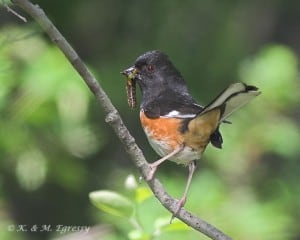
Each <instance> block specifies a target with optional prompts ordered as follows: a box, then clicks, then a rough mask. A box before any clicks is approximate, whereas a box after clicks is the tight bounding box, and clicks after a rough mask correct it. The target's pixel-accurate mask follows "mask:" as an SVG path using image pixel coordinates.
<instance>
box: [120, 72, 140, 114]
mask: <svg viewBox="0 0 300 240" xmlns="http://www.w3.org/2000/svg"><path fill="white" fill-rule="evenodd" d="M121 74H123V75H125V76H126V80H127V81H126V93H127V101H128V105H129V107H130V108H135V107H136V80H135V79H136V76H137V74H138V71H137V69H136V68H135V67H130V68H127V69H125V70H124V71H123V72H121Z"/></svg>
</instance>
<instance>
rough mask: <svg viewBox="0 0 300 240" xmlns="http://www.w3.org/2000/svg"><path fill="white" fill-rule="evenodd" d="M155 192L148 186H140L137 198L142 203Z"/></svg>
mask: <svg viewBox="0 0 300 240" xmlns="http://www.w3.org/2000/svg"><path fill="white" fill-rule="evenodd" d="M152 195H153V193H152V192H151V190H150V189H149V188H148V187H139V188H137V189H136V192H135V200H136V202H137V203H142V202H144V201H145V200H147V199H148V198H149V197H151V196H152Z"/></svg>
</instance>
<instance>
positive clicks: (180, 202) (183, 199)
mask: <svg viewBox="0 0 300 240" xmlns="http://www.w3.org/2000/svg"><path fill="white" fill-rule="evenodd" d="M185 202H186V196H183V197H182V198H181V199H180V200H179V201H178V203H177V208H176V211H175V212H174V213H173V215H172V217H171V220H170V223H172V221H173V219H174V218H175V217H176V215H177V214H178V213H179V211H180V210H181V208H183V207H184V205H185Z"/></svg>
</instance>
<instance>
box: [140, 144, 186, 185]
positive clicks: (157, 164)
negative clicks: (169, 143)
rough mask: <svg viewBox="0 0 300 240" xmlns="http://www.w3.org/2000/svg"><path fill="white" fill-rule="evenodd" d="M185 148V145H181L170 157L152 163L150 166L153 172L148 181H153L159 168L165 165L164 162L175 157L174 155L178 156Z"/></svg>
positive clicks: (150, 173)
mask: <svg viewBox="0 0 300 240" xmlns="http://www.w3.org/2000/svg"><path fill="white" fill-rule="evenodd" d="M183 148H184V145H180V146H179V147H178V148H176V149H175V150H174V151H173V152H170V153H169V154H168V155H166V156H164V157H162V158H161V159H158V160H157V161H155V162H153V163H150V164H149V166H150V168H151V171H150V172H149V174H148V176H147V178H146V180H147V181H150V180H152V178H153V176H154V173H155V172H156V169H157V167H158V166H159V165H160V164H161V163H163V162H164V161H166V160H168V159H169V158H170V157H173V156H174V155H176V154H177V153H179V152H180V151H182V150H183Z"/></svg>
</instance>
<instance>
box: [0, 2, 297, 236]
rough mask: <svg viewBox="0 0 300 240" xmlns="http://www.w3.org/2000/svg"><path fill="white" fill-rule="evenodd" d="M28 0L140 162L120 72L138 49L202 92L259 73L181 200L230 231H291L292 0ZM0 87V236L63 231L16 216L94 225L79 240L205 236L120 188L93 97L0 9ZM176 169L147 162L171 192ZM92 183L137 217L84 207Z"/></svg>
mask: <svg viewBox="0 0 300 240" xmlns="http://www.w3.org/2000/svg"><path fill="white" fill-rule="evenodd" d="M35 2H36V3H38V4H39V5H40V6H41V7H42V8H44V10H45V12H46V13H47V14H48V15H49V16H50V17H51V19H52V20H53V21H54V23H55V24H56V25H57V27H58V28H59V29H60V30H61V32H62V33H63V34H64V35H65V37H66V38H67V39H68V40H69V41H70V43H71V44H72V45H73V46H74V47H75V49H76V50H77V51H78V53H79V55H80V56H81V57H82V58H83V59H84V61H85V62H86V63H88V65H89V66H90V68H91V69H92V70H93V72H94V73H95V75H96V76H97V78H98V80H99V81H100V83H101V85H102V86H103V88H104V89H105V91H106V92H107V94H108V95H109V97H110V98H111V100H112V102H113V103H114V104H115V106H116V107H117V108H118V110H119V111H120V113H121V115H122V117H123V118H124V121H125V123H126V124H127V126H128V128H129V129H130V131H131V133H132V134H133V135H134V137H136V140H137V142H138V143H139V145H140V147H141V148H142V149H143V151H144V153H145V155H146V156H147V159H149V160H150V161H152V160H155V159H157V157H158V156H157V155H156V154H155V153H154V152H153V150H152V149H151V148H150V146H149V145H148V143H147V141H146V139H145V136H144V134H143V132H142V129H141V128H140V126H139V119H138V110H134V111H132V110H129V108H128V106H127V102H126V95H125V89H124V88H125V82H124V79H123V77H122V76H120V74H119V72H120V71H121V70H123V69H124V68H126V67H128V66H130V65H131V64H132V63H133V61H134V59H135V58H136V57H137V56H138V55H140V54H141V53H143V52H145V51H148V50H151V49H160V50H162V51H164V52H166V53H167V54H168V55H170V58H171V59H172V60H173V62H174V63H175V65H176V66H177V67H178V68H179V69H180V71H181V72H182V74H183V76H185V78H186V80H187V82H188V85H189V88H190V90H191V92H192V94H193V96H194V97H195V98H196V99H198V100H199V102H200V103H203V104H205V103H208V102H209V101H210V100H211V99H212V98H213V97H214V96H215V95H216V94H218V92H219V91H221V90H222V89H223V88H224V87H226V86H227V85H228V84H230V83H231V82H234V81H244V82H246V83H249V84H253V85H256V86H258V87H259V88H260V89H261V91H262V95H261V96H259V97H258V98H257V99H255V100H254V101H253V102H251V103H250V104H249V105H247V106H246V107H245V108H244V109H242V110H240V111H239V112H237V113H236V114H234V116H232V117H231V119H230V120H231V121H232V122H233V124H232V125H229V124H224V125H223V126H222V127H221V131H222V134H223V138H224V145H223V149H222V150H218V149H215V148H212V147H208V149H207V151H206V154H205V155H204V157H203V159H202V160H201V161H199V163H198V171H197V173H196V176H195V178H194V179H193V182H192V186H191V191H190V194H189V198H188V202H187V204H186V208H187V209H188V210H190V211H191V212H193V213H195V214H197V215H198V216H200V217H201V218H203V219H205V220H207V221H208V222H211V223H212V224H214V225H216V226H218V227H219V228H220V229H222V230H223V231H224V232H226V233H227V234H228V235H230V236H232V237H233V238H234V239H243V240H247V239H256V240H260V239H263V240H268V239H272V240H287V239H288V240H296V239H299V238H300V228H299V220H300V210H299V209H300V201H299V197H300V188H299V172H300V162H299V157H300V129H299V121H300V111H299V103H300V96H299V95H300V91H299V90H300V89H299V71H298V64H299V51H300V44H299V43H300V39H299V34H298V32H299V26H300V17H299V11H300V2H299V1H284V0H277V1H242V0H237V1H215V0H213V1H211V0H210V1H209V0H202V1H192V0H188V1H167V0H165V1H145V0H143V1H121V0H102V1H96V0H88V1H78V0H73V1H67V0H65V1H53V0H52V1H47V0H40V1H35ZM18 11H19V12H20V13H21V14H23V13H22V12H21V11H20V10H18ZM0 86H1V87H0V239H8V240H9V239H20V240H23V239H25V240H26V239H37V240H40V239H41V240H43V239H59V238H61V237H62V234H60V233H59V232H57V231H46V232H45V231H39V230H38V231H30V230H28V231H27V232H25V231H17V228H18V226H19V225H20V224H26V225H27V227H28V228H29V227H31V226H33V225H37V226H42V225H51V226H53V227H55V226H57V225H58V224H62V225H65V226H70V225H71V226H94V227H93V228H92V230H90V233H89V235H87V236H85V237H89V238H87V239H104V240H111V239H113V240H117V239H150V238H152V239H164V240H167V239H174V240H175V239H183V238H184V239H207V238H206V237H204V236H202V235H199V233H197V232H195V231H193V230H191V229H189V228H187V227H184V226H183V225H181V224H179V223H177V222H175V223H174V225H173V226H174V227H170V226H169V227H168V225H166V224H165V223H166V219H167V221H168V219H169V217H170V214H169V213H168V212H167V211H166V210H164V209H163V207H162V206H161V205H160V204H159V203H158V201H157V200H156V199H154V198H153V197H151V196H149V194H148V193H147V190H145V184H144V183H142V185H140V186H139V187H135V189H134V190H132V189H131V190H130V187H128V185H127V187H124V181H125V179H126V176H127V175H128V174H131V173H132V174H134V175H135V176H136V178H137V177H138V176H139V173H138V172H137V171H136V169H135V168H134V167H133V165H132V164H131V162H130V160H129V159H128V156H127V155H126V153H125V151H124V150H123V148H122V146H121V145H120V143H119V141H118V139H117V138H116V137H115V136H114V134H113V132H112V130H111V129H110V128H109V127H108V125H107V124H106V123H105V122H104V116H103V113H102V110H101V108H100V107H99V105H98V104H97V103H96V101H95V99H94V98H93V96H92V95H91V93H90V92H89V91H88V89H87V87H86V86H85V84H84V83H83V81H82V80H81V79H80V77H79V76H78V75H77V74H76V73H75V71H74V70H73V69H72V67H71V66H70V64H69V63H68V62H67V61H66V59H65V58H64V56H63V55H62V54H61V53H60V52H59V50H58V49H57V48H56V47H55V46H54V45H53V44H52V43H51V42H50V41H49V40H48V38H47V37H46V36H45V35H44V34H43V33H42V32H41V30H40V28H39V27H38V26H37V25H36V23H34V22H32V21H29V23H27V24H24V23H22V22H20V20H19V19H17V18H16V17H15V16H13V15H12V14H10V13H7V11H6V10H5V8H0ZM186 171H187V169H185V168H184V167H182V166H177V165H175V164H173V163H165V164H164V165H163V166H162V167H161V168H160V169H159V171H158V177H159V178H160V179H161V180H162V182H163V183H164V185H165V187H166V188H167V190H168V192H169V193H170V194H171V195H172V196H175V197H179V196H180V195H181V194H182V191H183V188H184V184H185V178H186V175H187V173H186ZM99 189H109V190H112V191H115V192H120V193H122V194H123V195H124V196H126V199H128V201H130V202H131V203H130V204H133V205H134V216H135V221H138V225H140V226H138V227H137V223H136V222H132V217H128V216H127V215H126V216H127V217H124V216H123V217H120V216H113V215H114V214H108V213H107V212H109V211H99V210H98V209H97V208H95V207H94V206H93V205H92V204H91V202H90V201H89V193H90V192H92V191H95V190H99ZM139 191H142V193H143V194H145V195H143V194H142V195H141V193H139V194H138V192H139ZM122 199H124V198H122ZM141 199H142V200H141ZM126 201H127V200H126ZM130 204H129V205H130ZM96 205H97V204H96ZM130 206H131V205H130ZM98 207H99V206H98ZM100 209H101V206H100ZM9 226H13V227H14V228H15V229H10V228H9ZM166 226H167V227H166ZM171 226H172V225H171ZM139 228H142V231H140V230H141V229H139ZM137 229H138V230H139V231H138V234H137V232H136V231H137ZM162 229H164V230H162ZM141 232H142V233H143V235H142V234H141ZM91 233H93V234H91ZM67 234H72V232H68V233H67ZM74 237H75V235H74ZM76 237H78V236H77V235H76ZM71 239H72V238H71ZM79 239H80V238H79Z"/></svg>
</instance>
